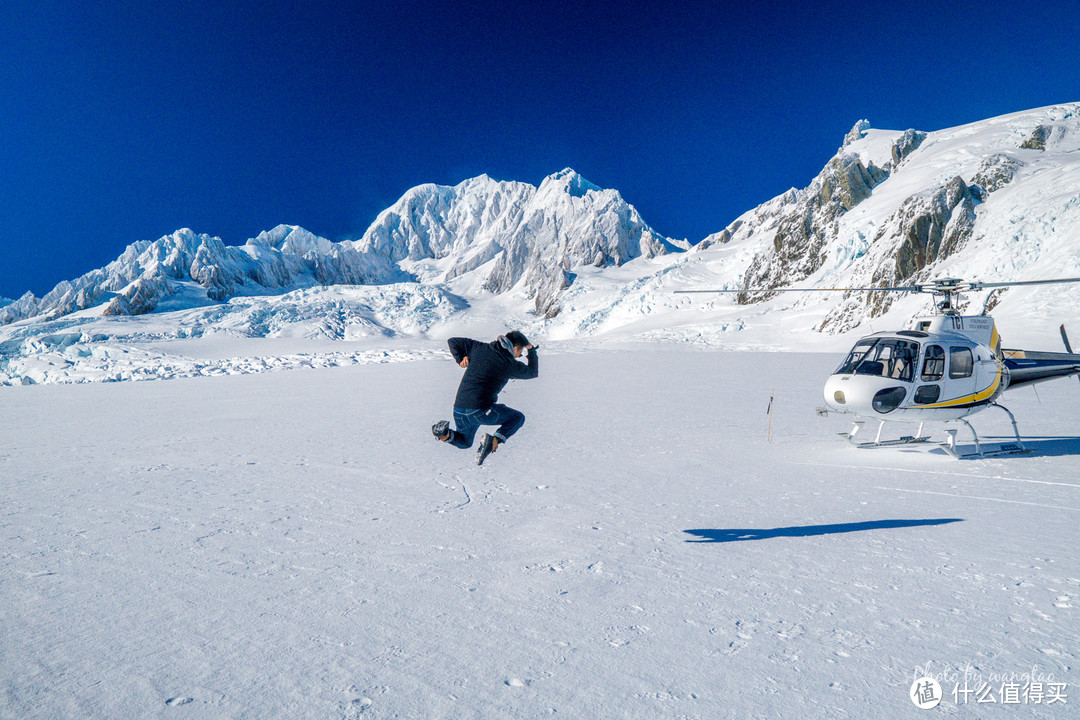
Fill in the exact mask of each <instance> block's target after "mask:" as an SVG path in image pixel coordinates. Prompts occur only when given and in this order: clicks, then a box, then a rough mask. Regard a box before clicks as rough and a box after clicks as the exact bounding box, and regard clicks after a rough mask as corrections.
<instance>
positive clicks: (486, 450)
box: [476, 434, 499, 465]
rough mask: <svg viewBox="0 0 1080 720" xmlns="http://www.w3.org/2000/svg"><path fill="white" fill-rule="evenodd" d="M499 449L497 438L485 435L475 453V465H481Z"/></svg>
mask: <svg viewBox="0 0 1080 720" xmlns="http://www.w3.org/2000/svg"><path fill="white" fill-rule="evenodd" d="M498 447H499V438H497V437H495V436H494V435H487V434H485V435H484V437H483V438H482V439H481V440H480V449H479V450H477V451H476V464H477V465H483V464H484V460H486V459H487V456H488V455H490V454H491V453H493V452H495V450H497V449H498Z"/></svg>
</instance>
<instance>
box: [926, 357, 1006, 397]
mask: <svg viewBox="0 0 1080 720" xmlns="http://www.w3.org/2000/svg"><path fill="white" fill-rule="evenodd" d="M999 385H1001V362H1000V361H999V362H998V371H997V375H995V376H994V382H992V383H990V387H988V388H986V389H985V390H981V391H980V392H977V393H975V394H974V395H967V396H966V397H962V398H956V399H955V400H946V401H945V402H939V403H934V404H932V405H919V406H917V407H920V408H944V407H956V406H958V405H976V404H978V403H981V402H983V401H986V400H989V399H990V398H992V397H994V394H995V393H996V392H997V389H998V386H999Z"/></svg>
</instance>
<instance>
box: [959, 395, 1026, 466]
mask: <svg viewBox="0 0 1080 720" xmlns="http://www.w3.org/2000/svg"><path fill="white" fill-rule="evenodd" d="M990 405H991V406H992V407H996V408H1001V409H1002V410H1004V411H1005V412H1006V414H1008V416H1009V420H1010V421H1011V422H1012V427H1013V435H1015V436H1016V442H1007V443H1002V444H1001V445H999V446H997V447H996V448H994V449H992V450H987V449H986V448H985V447H983V444H982V443H981V442H980V441H979V434H978V433H977V432H975V428H973V427H972V426H971V423H969V422H968V421H967V420H964V419H963V418H960V422H962V423H964V424H965V425H967V427H968V430H970V431H971V435H972V437H974V438H975V452H973V453H961V452H960V450H959V449H958V448H957V446H956V432H957V431H956V430H955V429H948V430H946V431H945V434H946V435H948V436H949V439H948V440H946V441H945V442H943V443H941V447H942V449H943V450H945V452H947V453H949V454H950V455H952V456H953V457H954V458H956V459H957V460H966V459H968V458H979V457H993V456H995V455H1021V454H1023V453H1027V452H1031V451H1030V450H1028V449H1027V448H1026V447H1024V443H1023V441H1022V440H1020V430H1019V428H1017V427H1016V418H1015V417H1013V414H1012V413H1011V412H1009V409H1008V408H1007V407H1005V406H1004V405H998V404H997V403H990Z"/></svg>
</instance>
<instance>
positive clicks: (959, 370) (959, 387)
mask: <svg viewBox="0 0 1080 720" xmlns="http://www.w3.org/2000/svg"><path fill="white" fill-rule="evenodd" d="M948 377H949V380H948V382H947V383H946V388H947V390H946V395H948V399H949V400H957V399H962V398H966V397H968V396H971V395H974V394H975V356H974V355H973V354H972V352H971V348H968V347H950V348H949V373H948ZM943 399H945V398H943Z"/></svg>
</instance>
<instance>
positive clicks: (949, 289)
mask: <svg viewBox="0 0 1080 720" xmlns="http://www.w3.org/2000/svg"><path fill="white" fill-rule="evenodd" d="M1074 282H1080V278H1054V279H1052V280H1012V281H1009V282H964V281H962V280H955V279H951V278H950V279H943V280H937V281H935V282H929V283H924V284H922V285H896V286H886V287H815V288H716V289H715V290H675V291H674V292H675V293H676V294H681V295H686V294H691V293H776V292H918V293H931V294H938V295H946V294H955V293H961V292H974V291H977V290H984V289H986V288H1004V287H1012V286H1014V285H1052V284H1058V283H1074Z"/></svg>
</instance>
